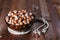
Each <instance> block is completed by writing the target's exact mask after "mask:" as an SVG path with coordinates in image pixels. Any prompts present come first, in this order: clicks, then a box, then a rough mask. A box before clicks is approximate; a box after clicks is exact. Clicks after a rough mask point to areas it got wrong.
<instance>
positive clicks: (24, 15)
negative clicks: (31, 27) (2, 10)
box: [5, 10, 34, 26]
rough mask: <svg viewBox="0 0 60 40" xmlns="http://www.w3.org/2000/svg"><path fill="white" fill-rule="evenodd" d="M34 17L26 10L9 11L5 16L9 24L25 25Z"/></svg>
mask: <svg viewBox="0 0 60 40" xmlns="http://www.w3.org/2000/svg"><path fill="white" fill-rule="evenodd" d="M33 19H34V16H33V14H32V13H28V12H27V11H26V10H21V11H16V10H13V11H9V13H8V15H7V16H6V17H5V20H6V22H7V23H8V24H10V25H17V26H18V25H20V26H22V25H26V24H29V23H30V22H31V21H32V20H33Z"/></svg>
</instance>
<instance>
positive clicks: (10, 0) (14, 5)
mask: <svg viewBox="0 0 60 40" xmlns="http://www.w3.org/2000/svg"><path fill="white" fill-rule="evenodd" d="M1 1H3V4H2V5H1V4H0V5H1V7H0V8H1V9H2V10H1V11H2V12H0V14H1V16H0V34H1V35H2V37H1V38H0V40H59V39H60V38H59V37H60V34H59V33H60V31H59V28H60V25H59V23H60V19H59V16H58V15H57V12H56V10H55V7H54V4H53V2H52V1H51V0H47V2H46V3H47V6H48V11H49V15H50V19H51V20H50V21H49V24H50V27H49V30H48V31H47V33H46V35H44V34H41V35H40V36H38V35H37V34H36V35H35V36H33V35H34V34H32V33H29V34H26V35H13V34H10V33H9V32H8V31H7V27H8V26H7V24H6V23H5V20H4V18H5V16H6V15H7V13H8V12H9V11H10V10H22V9H26V10H28V11H32V12H35V13H34V15H35V16H36V17H37V18H38V17H41V16H42V15H41V11H43V10H41V11H40V9H41V8H40V4H39V1H36V0H26V1H25V0H1ZM45 1H46V0H45ZM36 7H37V8H36ZM36 12H37V13H36Z"/></svg>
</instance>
